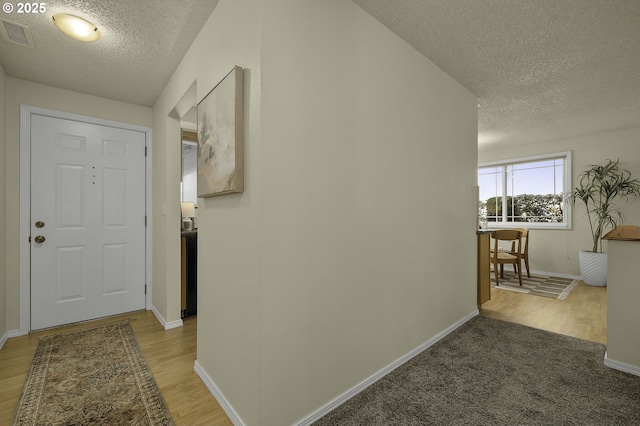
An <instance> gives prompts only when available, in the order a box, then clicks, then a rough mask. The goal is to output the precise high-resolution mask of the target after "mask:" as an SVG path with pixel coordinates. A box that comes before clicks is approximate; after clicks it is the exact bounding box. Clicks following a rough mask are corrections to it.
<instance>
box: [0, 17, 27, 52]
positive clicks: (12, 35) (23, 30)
mask: <svg viewBox="0 0 640 426" xmlns="http://www.w3.org/2000/svg"><path fill="white" fill-rule="evenodd" d="M0 21H2V25H0V33H2V37H4V39H5V40H7V41H10V42H12V43H16V44H19V45H21V46H25V47H30V48H32V49H33V48H34V47H35V46H34V44H33V37H32V36H31V30H29V27H27V26H24V25H21V24H17V23H15V22H11V21H7V20H6V19H1V18H0Z"/></svg>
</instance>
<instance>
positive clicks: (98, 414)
mask: <svg viewBox="0 0 640 426" xmlns="http://www.w3.org/2000/svg"><path fill="white" fill-rule="evenodd" d="M14 424H15V425H103V424H104V425H149V426H152V425H154V426H155V425H174V422H173V419H172V418H171V414H170V413H169V410H168V408H167V406H166V404H165V402H164V399H163V397H162V394H161V393H160V389H159V388H158V386H157V384H156V382H155V379H154V378H153V375H152V373H151V370H150V368H149V365H148V364H147V361H146V359H145V357H144V355H143V354H142V351H141V350H140V347H139V346H138V342H137V341H136V338H135V335H134V333H133V330H132V329H131V326H130V325H129V323H128V322H121V323H112V324H107V325H104V326H100V327H96V328H92V329H88V330H79V331H75V332H71V333H63V334H57V335H53V336H48V337H44V338H42V339H41V340H40V342H39V344H38V349H37V350H36V354H35V356H34V358H33V362H32V364H31V369H30V371H29V374H28V375H27V380H26V382H25V385H24V389H23V391H22V396H21V398H20V401H19V402H18V406H17V408H16V414H15V418H14Z"/></svg>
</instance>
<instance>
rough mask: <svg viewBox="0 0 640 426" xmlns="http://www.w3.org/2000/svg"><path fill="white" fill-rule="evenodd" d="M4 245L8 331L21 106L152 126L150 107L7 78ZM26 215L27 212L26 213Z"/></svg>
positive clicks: (14, 324) (13, 295) (14, 285)
mask: <svg viewBox="0 0 640 426" xmlns="http://www.w3.org/2000/svg"><path fill="white" fill-rule="evenodd" d="M6 100H7V102H6V129H7V133H6V135H7V136H6V137H7V139H6V142H7V143H6V164H7V169H6V172H7V175H6V179H7V186H6V215H7V217H6V221H7V226H6V242H7V247H12V248H13V249H11V250H7V253H6V259H7V260H6V262H7V265H6V266H7V315H6V316H7V329H8V330H16V329H18V328H19V327H20V309H19V307H20V267H19V265H20V253H19V251H18V250H17V249H15V248H16V247H19V244H20V239H19V229H18V227H17V226H11V225H9V224H16V223H18V222H19V218H20V214H21V212H20V211H19V208H18V205H19V201H20V185H19V182H20V168H19V163H20V105H21V104H24V105H30V106H35V107H40V108H47V109H53V110H58V111H64V112H69V113H75V114H82V115H88V116H92V117H97V118H102V119H107V120H114V121H120V122H124V123H130V124H137V125H140V126H148V127H151V108H147V107H142V106H137V105H132V104H126V103H123V102H117V101H112V100H109V99H104V98H98V97H95V96H89V95H85V94H82V93H77V92H72V91H68V90H62V89H58V88H55V87H51V86H45V85H41V84H36V83H31V82H27V81H24V80H19V79H16V78H11V77H9V78H7V79H6ZM26 214H28V212H26Z"/></svg>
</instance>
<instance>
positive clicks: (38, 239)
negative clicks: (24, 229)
mask: <svg viewBox="0 0 640 426" xmlns="http://www.w3.org/2000/svg"><path fill="white" fill-rule="evenodd" d="M44 240H45V238H44V236H42V235H37V236H36V237H35V238H34V241H35V242H36V243H38V244H42V243H44Z"/></svg>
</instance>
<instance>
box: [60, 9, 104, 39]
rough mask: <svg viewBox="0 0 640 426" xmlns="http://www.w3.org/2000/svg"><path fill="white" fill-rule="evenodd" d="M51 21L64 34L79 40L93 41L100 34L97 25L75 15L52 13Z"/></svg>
mask: <svg viewBox="0 0 640 426" xmlns="http://www.w3.org/2000/svg"><path fill="white" fill-rule="evenodd" d="M53 23H54V24H55V25H56V27H58V28H59V29H60V31H62V32H63V33H65V34H66V35H68V36H69V37H71V38H74V39H76V40H80V41H95V40H98V39H99V38H100V37H101V36H102V34H100V30H99V29H98V27H96V26H95V25H93V24H92V23H91V22H88V21H85V20H84V19H82V18H78V17H77V16H72V15H65V14H63V13H60V14H57V15H53Z"/></svg>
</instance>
